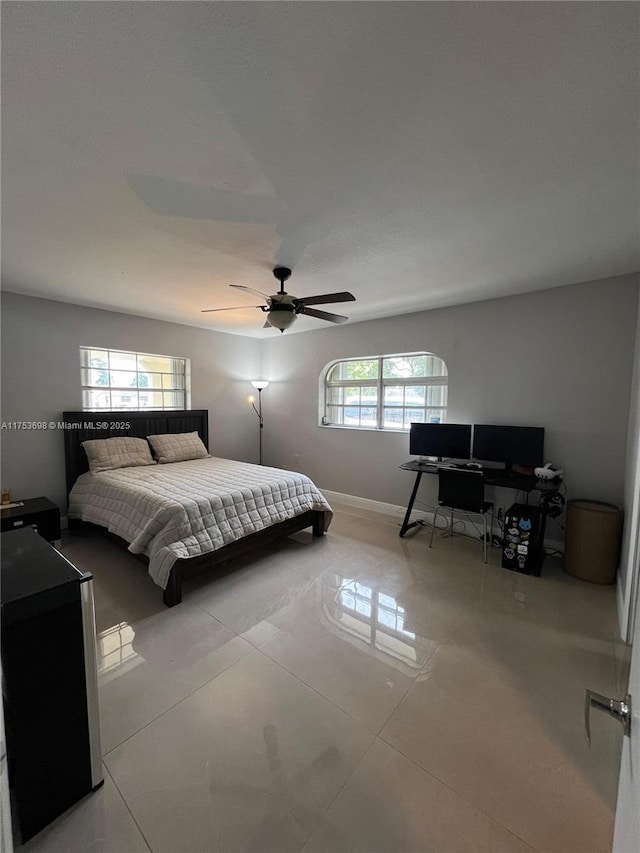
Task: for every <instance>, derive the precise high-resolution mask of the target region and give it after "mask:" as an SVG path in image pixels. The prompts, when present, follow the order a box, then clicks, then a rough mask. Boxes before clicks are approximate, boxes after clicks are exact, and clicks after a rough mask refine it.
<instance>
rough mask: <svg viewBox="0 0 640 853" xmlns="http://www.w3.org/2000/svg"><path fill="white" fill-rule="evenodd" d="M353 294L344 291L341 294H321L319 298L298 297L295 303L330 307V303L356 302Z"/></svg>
mask: <svg viewBox="0 0 640 853" xmlns="http://www.w3.org/2000/svg"><path fill="white" fill-rule="evenodd" d="M355 301H356V298H355V296H354V295H353V293H349V292H348V291H347V290H343V291H342V292H341V293H321V294H320V295H319V296H301V297H296V300H295V302H296V303H297V304H300V303H302V304H303V305H328V304H329V303H330V302H355Z"/></svg>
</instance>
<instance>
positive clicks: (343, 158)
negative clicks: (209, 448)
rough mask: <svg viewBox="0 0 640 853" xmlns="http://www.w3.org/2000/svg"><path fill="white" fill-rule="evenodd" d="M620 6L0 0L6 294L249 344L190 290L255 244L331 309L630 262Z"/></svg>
mask: <svg viewBox="0 0 640 853" xmlns="http://www.w3.org/2000/svg"><path fill="white" fill-rule="evenodd" d="M639 13H640V6H639V4H636V3H617V2H603V3H570V2H567V3H537V2H533V3H527V2H520V3H482V2H471V3H465V2H452V3H444V2H443V3H440V2H435V3H428V2H420V3H416V2H413V3H412V2H409V3H404V2H388V3H386V2H382V3H366V2H354V3H351V2H336V3H324V2H314V3H311V2H307V3H303V2H299V3H290V2H284V3H280V2H264V3H253V2H250V3H244V2H234V3H222V2H221V3H218V2H204V3H202V2H194V3H191V2H165V3H145V2H138V3H119V2H70V3H56V2H44V3H40V2H29V3H26V2H20V3H16V2H5V3H4V4H3V8H2V19H3V20H2V24H3V29H2V41H3V45H2V80H3V140H2V142H3V150H2V154H3V157H2V179H3V287H4V289H6V290H11V291H15V292H19V293H26V294H31V295H37V296H46V297H49V298H53V299H59V300H63V301H68V302H75V303H79V304H84V305H93V306H98V307H103V308H110V309H114V310H117V311H126V312H128V313H134V314H142V315H146V316H151V317H158V318H161V319H167V320H174V321H178V322H181V323H187V324H190V325H196V326H203V327H206V328H211V329H219V330H223V331H227V332H234V333H240V334H246V335H253V336H256V337H262V336H271V335H275V334H278V333H277V332H275V331H274V330H263V329H262V323H263V320H264V316H263V315H262V314H261V313H259V312H258V311H257V310H256V309H255V308H246V309H244V310H241V311H225V312H222V313H215V314H201V313H200V309H201V308H223V307H227V306H234V305H256V304H257V303H258V302H259V301H260V300H257V301H256V299H255V298H254V297H252V296H251V295H249V294H246V293H242V292H238V291H233V290H232V289H231V288H229V287H228V285H229V284H231V283H236V284H245V285H249V286H252V287H255V288H257V289H258V290H261V291H267V292H268V293H273V292H275V290H276V289H277V283H276V281H275V279H274V278H273V277H272V275H271V269H272V268H273V266H274V265H276V263H278V264H283V265H285V266H291V267H293V270H294V273H293V276H292V278H291V280H290V282H289V284H288V288H287V289H288V290H289V291H290V292H292V293H293V294H295V295H297V296H308V295H310V294H315V293H328V292H333V291H336V290H351V291H352V292H353V293H354V294H355V296H356V297H357V302H355V303H347V304H346V305H336V306H326V308H327V310H329V311H333V310H335V311H338V312H340V313H347V314H348V315H349V317H350V319H351V321H357V320H364V319H370V318H374V317H385V316H391V315H395V314H401V313H406V312H411V311H417V310H421V309H424V308H430V307H436V306H443V305H451V304H455V303H460V302H467V301H473V300H478V299H484V298H488V297H492V296H499V295H505V294H511V293H519V292H524V291H531V290H537V289H543V288H548V287H555V286H559V285H563V284H569V283H573V282H578V281H587V280H592V279H600V278H605V277H609V276H615V275H621V274H624V273H629V272H634V271H636V270H638V269H639V268H640V260H639V258H638V207H639V205H638V197H639V192H638V181H637V155H638V77H637V55H636V51H637V39H638V16H639ZM323 307H324V306H323ZM326 325H327V324H326V323H323V322H322V321H320V320H313V319H310V318H299V320H298V322H297V323H296V326H295V327H294V329H292V330H291V331H289V332H287V334H291V332H293V331H305V330H310V329H317V328H321V327H326Z"/></svg>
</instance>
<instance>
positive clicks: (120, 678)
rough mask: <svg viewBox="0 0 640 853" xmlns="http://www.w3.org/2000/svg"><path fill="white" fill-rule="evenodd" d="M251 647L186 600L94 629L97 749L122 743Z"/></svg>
mask: <svg viewBox="0 0 640 853" xmlns="http://www.w3.org/2000/svg"><path fill="white" fill-rule="evenodd" d="M251 648H252V647H251V645H250V644H249V643H247V642H246V641H245V640H243V639H242V638H241V637H238V636H237V635H236V634H234V633H233V631H230V630H229V629H228V628H225V626H224V625H222V624H221V623H220V622H218V621H217V619H214V618H213V617H212V616H210V615H209V614H208V613H206V612H205V611H204V610H202V609H201V608H199V607H194V606H193V605H191V604H187V603H186V602H185V603H184V604H182V605H181V606H180V607H173V608H171V609H169V610H165V612H163V613H157V614H153V615H152V616H147V617H146V618H144V619H140V620H138V621H136V622H133V623H131V624H130V623H128V622H120V623H118V624H117V625H114V626H112V627H111V628H105V629H103V630H102V631H100V632H99V633H98V688H99V692H100V724H101V733H102V748H103V751H104V752H105V753H106V752H109V750H111V749H113V748H114V746H117V745H118V744H119V743H122V741H123V740H125V739H126V738H127V737H129V736H130V735H132V734H134V732H136V731H138V729H140V728H142V727H143V726H145V725H146V724H147V723H150V722H151V721H152V720H154V719H155V718H156V717H157V716H159V715H160V714H161V713H163V712H164V711H166V710H168V709H169V708H170V707H171V706H172V705H175V704H176V702H179V701H180V700H181V699H184V698H185V697H186V696H188V695H189V694H190V693H192V692H193V691H194V690H195V689H196V688H198V687H200V686H201V685H202V684H205V683H206V682H207V681H210V680H211V679H212V678H214V677H215V676H216V675H218V673H220V672H222V671H223V670H225V669H226V668H227V667H229V666H231V664H233V663H234V662H235V661H237V660H239V659H240V658H241V657H243V656H244V655H246V654H247V653H248V652H249V651H251Z"/></svg>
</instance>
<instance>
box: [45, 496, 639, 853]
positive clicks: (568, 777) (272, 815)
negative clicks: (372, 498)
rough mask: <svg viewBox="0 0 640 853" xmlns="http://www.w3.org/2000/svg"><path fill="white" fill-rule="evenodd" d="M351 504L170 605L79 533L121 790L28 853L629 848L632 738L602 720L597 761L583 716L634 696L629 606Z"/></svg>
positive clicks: (83, 808) (552, 566) (130, 563)
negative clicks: (606, 701) (625, 751)
mask: <svg viewBox="0 0 640 853" xmlns="http://www.w3.org/2000/svg"><path fill="white" fill-rule="evenodd" d="M334 509H336V510H337V511H336V514H335V517H334V522H333V524H332V526H331V528H330V531H329V534H328V535H327V536H325V537H323V538H322V539H320V540H314V539H313V537H312V536H311V535H310V533H309V532H307V531H303V532H301V533H298V534H296V535H295V536H293V537H290V538H289V539H288V540H285V541H284V542H280V543H277V544H274V545H271V546H269V547H267V548H265V549H264V550H263V551H262V552H261V553H260V554H253V555H250V556H248V557H245V558H243V559H241V560H237V561H234V562H233V563H231V564H229V565H228V566H226V567H224V568H223V569H218V570H216V572H215V573H204V574H202V575H200V576H198V577H196V578H193V579H191V580H189V581H188V582H187V583H186V584H185V589H184V599H183V603H182V604H181V605H179V606H178V607H176V608H172V609H170V610H168V609H166V608H165V607H164V605H163V604H162V595H161V591H160V590H159V589H158V587H156V586H155V584H153V582H152V581H151V580H150V578H149V577H148V575H147V573H146V569H145V566H144V565H143V564H142V563H140V562H139V561H138V560H137V559H135V558H134V557H133V556H132V555H130V554H128V553H127V552H126V550H124V549H122V548H121V547H120V546H118V545H116V544H114V543H112V542H110V541H108V540H106V539H104V538H103V537H102V536H100V535H96V534H93V533H90V532H85V533H84V534H83V536H80V537H76V536H66V537H65V541H64V546H63V548H64V551H65V553H66V554H67V556H69V558H70V559H71V560H73V561H74V562H76V564H77V565H78V566H79V567H80V568H82V569H85V570H91V571H93V573H94V580H95V594H96V614H97V621H98V634H99V650H100V668H101V672H100V701H101V713H102V729H103V738H104V744H103V746H104V753H105V755H104V760H105V765H106V767H107V768H108V770H109V776H108V785H107V786H105V789H104V791H103V792H102V793H98V794H95V795H92V796H91V797H88V798H85V800H83V801H82V802H81V803H80V804H78V805H77V806H75V807H74V808H72V809H70V810H69V812H67V813H66V814H65V815H64V816H63V817H62V818H61V819H59V820H58V821H56V822H55V824H53V825H52V826H51V827H49V828H48V829H47V830H45V831H44V832H43V833H41V834H40V835H39V836H38V837H37V838H36V839H34V840H33V841H32V842H30V845H29V846H28V850H29V851H31V850H32V849H33V850H37V851H56V853H58V852H59V853H63V851H64V853H66V851H67V850H70V851H74V850H78V851H79V850H88V851H91V850H96V851H98V850H99V851H105V853H106V851H110V853H120V851H122V853H128V851H129V850H131V851H137V850H139V849H140V850H145V849H149V850H151V851H153V853H160V851H166V852H167V853H209V852H210V853H236V851H237V853H241V851H242V852H243V853H251V851H263V850H270V851H274V853H276V851H277V853H280V851H301V850H305V853H334V851H335V853H339V851H347V850H349V851H361V853H369V851H371V853H374V851H380V853H409V851H410V853H418V851H432V850H433V851H438V853H465V851H487V853H488V851H513V853H519V851H524V850H529V849H535V850H538V851H550V853H551V851H556V853H569V852H570V851H576V853H577V851H580V853H583V851H598V853H606V851H609V850H610V849H611V839H612V831H613V812H614V807H615V796H616V784H617V776H618V763H619V756H620V741H621V736H620V731H619V727H618V726H616V725H615V723H613V722H612V721H610V720H608V718H606V717H604V715H594V716H593V719H592V744H591V747H590V748H589V746H588V744H587V743H586V740H585V736H584V731H583V720H582V715H583V699H584V689H585V688H586V687H590V688H591V689H594V690H597V691H599V692H602V693H605V694H607V695H614V694H619V693H621V691H622V688H623V686H626V685H625V678H626V673H627V670H628V660H629V655H628V649H627V647H625V646H624V644H623V643H621V642H620V640H619V638H618V636H617V619H616V604H615V590H614V588H613V587H601V586H596V585H592V584H587V583H584V582H582V581H578V580H577V579H575V578H573V577H570V576H568V575H566V574H565V573H564V572H562V570H561V568H560V567H559V566H558V564H557V563H554V561H553V560H550V559H547V560H546V562H545V565H544V570H543V575H542V577H540V578H534V577H528V576H524V575H518V574H514V573H512V572H509V571H506V570H503V569H501V568H500V566H499V560H500V553H499V550H498V549H494V550H493V552H490V557H489V562H488V564H485V563H484V562H483V559H482V548H481V545H480V543H479V541H477V540H474V539H471V538H463V537H458V536H456V537H441V536H437V538H436V539H435V542H434V547H433V548H432V549H429V547H428V539H429V533H428V530H425V529H419V528H418V529H416V530H414V531H412V532H411V533H410V534H409V535H408V536H407V537H405V538H403V539H400V538H399V536H398V531H399V524H400V520H401V519H398V518H393V517H390V516H382V515H375V514H373V513H363V514H362V516H360V515H359V514H358V512H357V511H355V510H353V509H352V508H343V509H341V508H338V507H334ZM105 815H108V816H109V820H110V821H111V820H113V821H114V822H115V825H111V824H110V825H109V826H106V825H105V826H103V825H102V823H101V821H106V817H105Z"/></svg>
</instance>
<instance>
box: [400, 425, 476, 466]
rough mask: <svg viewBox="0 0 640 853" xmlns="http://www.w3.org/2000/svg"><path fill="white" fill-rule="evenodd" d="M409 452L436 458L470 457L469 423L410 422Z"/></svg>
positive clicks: (413, 454) (414, 454)
mask: <svg viewBox="0 0 640 853" xmlns="http://www.w3.org/2000/svg"><path fill="white" fill-rule="evenodd" d="M409 453H410V454H411V455H412V456H435V457H436V458H437V459H470V458H471V424H411V431H410V433H409Z"/></svg>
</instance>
